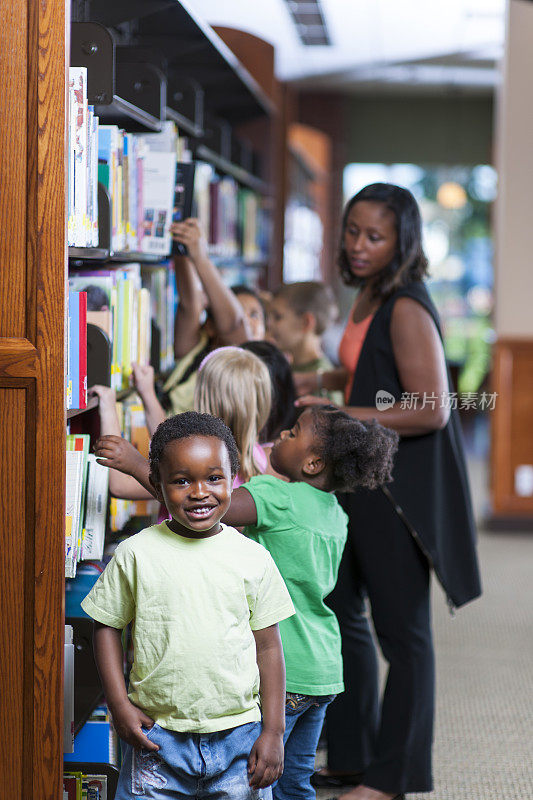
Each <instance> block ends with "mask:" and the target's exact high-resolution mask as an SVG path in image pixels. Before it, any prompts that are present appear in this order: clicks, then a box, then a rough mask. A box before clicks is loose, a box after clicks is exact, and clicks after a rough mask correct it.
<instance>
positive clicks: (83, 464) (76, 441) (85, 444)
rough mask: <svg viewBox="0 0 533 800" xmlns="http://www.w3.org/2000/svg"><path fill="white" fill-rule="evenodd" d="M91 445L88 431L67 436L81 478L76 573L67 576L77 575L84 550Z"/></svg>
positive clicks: (76, 516) (75, 537)
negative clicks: (86, 493)
mask: <svg viewBox="0 0 533 800" xmlns="http://www.w3.org/2000/svg"><path fill="white" fill-rule="evenodd" d="M89 445H90V436H89V435H88V434H86V433H77V434H69V435H68V436H67V453H69V452H74V453H76V454H77V459H76V466H77V470H78V472H79V479H78V480H77V482H76V485H77V487H78V488H79V495H77V497H79V505H78V507H77V508H76V509H75V514H74V520H73V525H72V552H71V561H72V564H73V569H72V571H73V573H74V574H73V575H67V577H71V578H72V577H75V575H76V564H77V562H78V561H79V560H80V555H81V550H82V539H83V523H84V508H85V492H86V487H87V463H88V458H87V457H88V455H89ZM67 459H68V455H67ZM67 463H68V462H67Z"/></svg>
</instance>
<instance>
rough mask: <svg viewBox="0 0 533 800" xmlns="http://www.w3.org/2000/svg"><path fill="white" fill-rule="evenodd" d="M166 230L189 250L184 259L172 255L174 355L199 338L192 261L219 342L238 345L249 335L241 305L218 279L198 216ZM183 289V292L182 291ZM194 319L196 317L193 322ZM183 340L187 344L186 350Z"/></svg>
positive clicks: (195, 285)
mask: <svg viewBox="0 0 533 800" xmlns="http://www.w3.org/2000/svg"><path fill="white" fill-rule="evenodd" d="M170 230H171V233H172V237H173V238H174V239H175V240H176V241H178V242H181V243H182V244H184V245H186V247H187V250H188V251H189V261H188V262H187V259H184V258H176V257H175V258H174V267H175V270H176V284H177V289H178V296H179V297H180V305H179V306H178V313H177V314H176V325H175V339H174V350H175V355H176V358H178V357H181V356H184V355H185V354H186V353H188V352H189V351H190V350H191V349H192V348H193V347H194V345H195V344H196V343H197V342H198V339H199V332H200V325H199V311H198V308H199V310H200V311H201V310H202V307H201V304H200V305H199V303H200V299H201V296H200V292H199V288H198V285H197V283H195V281H194V276H193V274H192V273H191V272H190V270H191V267H192V265H194V268H195V269H196V272H197V274H198V277H199V278H200V280H201V282H202V286H203V288H204V291H205V293H206V295H207V299H208V301H209V308H210V309H211V314H212V318H213V322H214V325H215V328H216V332H217V336H218V338H219V340H220V344H222V345H239V344H242V343H243V342H246V341H247V340H248V339H249V338H250V337H249V334H248V330H247V328H246V320H245V316H244V311H243V308H242V306H241V304H240V303H239V301H238V299H237V298H236V296H235V295H234V294H233V292H232V291H231V289H229V288H228V287H227V286H226V284H225V283H224V281H223V280H222V277H221V275H220V272H219V270H218V269H217V268H216V267H215V265H214V264H213V263H212V261H210V260H209V257H208V255H207V242H206V240H205V237H204V235H203V233H202V229H201V227H200V223H199V222H198V220H197V219H193V218H190V219H186V220H185V221H184V222H175V223H174V224H173V225H172V226H171V229H170ZM184 291H185V292H186V294H183V292H184ZM182 297H183V300H182ZM184 312H185V315H184V316H183V317H182V318H181V319H180V314H184ZM196 315H197V316H196ZM194 320H196V321H195V322H194ZM193 322H194V324H195V328H196V329H195V331H194V333H193V337H195V338H194V339H193V338H192V337H191V332H192V330H193V328H192V327H191V326H192V325H193ZM185 343H186V344H187V349H186V350H185Z"/></svg>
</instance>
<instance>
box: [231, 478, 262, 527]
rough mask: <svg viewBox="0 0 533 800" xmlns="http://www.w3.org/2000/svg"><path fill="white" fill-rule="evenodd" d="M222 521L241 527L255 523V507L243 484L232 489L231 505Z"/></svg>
mask: <svg viewBox="0 0 533 800" xmlns="http://www.w3.org/2000/svg"><path fill="white" fill-rule="evenodd" d="M222 522H225V523H226V525H233V527H235V528H242V527H243V526H244V525H255V524H256V523H257V508H256V506H255V501H254V499H253V497H252V495H251V494H250V492H249V491H248V490H247V489H245V488H244V487H243V486H240V487H239V488H238V489H234V490H233V492H232V494H231V505H230V507H229V510H228V511H227V512H226V515H225V516H224V517H223V519H222Z"/></svg>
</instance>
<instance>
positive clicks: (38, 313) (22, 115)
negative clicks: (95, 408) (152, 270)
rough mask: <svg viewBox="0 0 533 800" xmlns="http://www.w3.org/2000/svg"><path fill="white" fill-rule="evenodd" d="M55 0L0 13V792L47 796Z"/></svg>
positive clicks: (58, 680)
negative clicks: (0, 780)
mask: <svg viewBox="0 0 533 800" xmlns="http://www.w3.org/2000/svg"><path fill="white" fill-rule="evenodd" d="M65 26H66V10H65V4H64V0H39V2H34V0H11V2H9V3H7V2H6V3H2V4H1V7H0V54H1V56H0V57H1V59H2V63H1V65H0V186H1V187H2V190H1V193H0V230H1V231H2V236H0V409H1V414H0V460H1V464H2V467H1V477H0V493H1V504H0V530H1V531H2V547H1V550H0V552H1V560H2V561H1V563H2V581H1V584H0V652H1V653H2V669H1V670H0V675H1V678H0V694H1V696H2V703H1V711H0V721H1V722H0V724H1V727H2V730H3V731H4V734H5V735H4V740H3V744H2V748H1V755H0V774H1V775H2V796H5V797H6V798H8V797H9V798H10V800H57V798H58V797H61V773H62V750H63V747H62V730H63V695H62V662H63V631H64V627H63V624H64V622H63V593H64V577H63V576H64V525H65V517H64V481H65V475H64V462H65V412H64V329H65V324H64V304H65V278H66V242H65V186H66V176H65V165H66V126H65V96H66V70H67V58H66V37H65Z"/></svg>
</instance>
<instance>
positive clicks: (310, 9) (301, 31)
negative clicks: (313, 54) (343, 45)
mask: <svg viewBox="0 0 533 800" xmlns="http://www.w3.org/2000/svg"><path fill="white" fill-rule="evenodd" d="M284 2H285V4H286V6H287V9H288V11H289V14H290V15H291V17H292V21H293V23H294V27H295V28H296V32H297V34H298V37H299V39H300V41H301V43H302V44H304V45H307V46H310V45H311V46H312V45H330V44H331V39H330V38H329V33H328V30H327V27H326V21H325V19H324V14H323V11H322V7H321V5H320V0H284Z"/></svg>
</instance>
